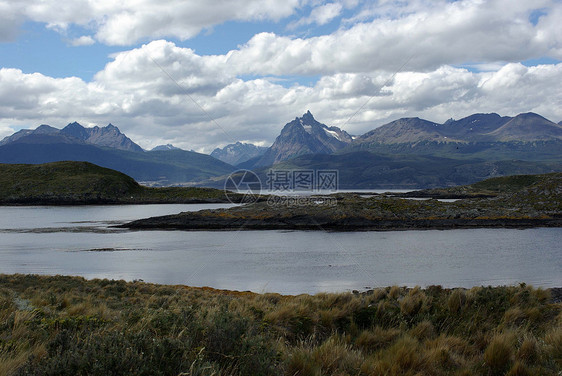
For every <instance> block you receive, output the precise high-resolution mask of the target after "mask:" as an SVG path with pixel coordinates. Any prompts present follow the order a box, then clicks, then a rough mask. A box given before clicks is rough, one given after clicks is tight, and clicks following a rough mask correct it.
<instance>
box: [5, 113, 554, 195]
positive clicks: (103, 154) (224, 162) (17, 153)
mask: <svg viewBox="0 0 562 376" xmlns="http://www.w3.org/2000/svg"><path fill="white" fill-rule="evenodd" d="M561 150H562V125H561V124H556V123H554V122H552V121H550V120H547V119H545V118H544V117H542V116H540V115H538V114H535V113H524V114H519V115H517V116H515V117H508V116H500V115H498V114H474V115H470V116H468V117H465V118H462V119H459V120H454V119H449V120H448V121H446V122H444V123H442V124H440V123H435V122H431V121H428V120H424V119H420V118H402V119H398V120H395V121H393V122H390V123H388V124H385V125H382V126H380V127H378V128H375V129H373V130H371V131H369V132H367V133H365V134H363V135H359V136H357V137H353V136H351V135H350V134H348V133H347V132H346V131H344V130H342V129H340V128H337V127H328V126H327V125H325V124H322V123H320V122H318V121H317V120H316V119H315V118H314V117H313V115H312V114H311V113H310V111H307V112H306V113H305V114H303V116H301V117H297V118H295V119H294V120H292V121H290V122H289V123H287V124H286V125H285V126H284V127H283V128H282V130H281V132H280V134H279V136H278V137H277V138H276V139H275V142H274V143H273V145H271V147H269V148H263V147H258V146H255V145H252V144H247V143H240V142H237V143H234V144H230V145H227V146H226V147H224V148H222V149H220V148H217V149H215V150H214V151H213V153H211V155H205V154H200V153H196V152H193V151H185V150H181V149H178V148H176V147H174V146H172V145H162V146H158V147H156V148H154V149H152V150H151V151H144V150H143V149H142V148H141V147H140V146H139V145H137V144H135V143H134V142H133V141H132V140H131V139H129V138H128V137H127V136H126V135H124V134H123V133H121V132H120V131H119V129H118V128H117V127H115V126H114V125H112V124H109V125H108V126H106V127H101V128H100V127H93V128H86V127H83V126H81V125H80V124H78V123H76V122H74V123H70V124H68V125H67V126H66V127H64V128H63V129H57V128H53V127H51V126H49V125H41V126H39V127H38V128H37V129H35V130H29V129H25V130H20V131H18V132H16V133H14V134H13V135H11V136H8V137H6V138H5V139H4V140H2V141H0V163H45V162H54V161H61V160H76V161H87V162H91V163H95V164H98V165H100V166H102V167H108V168H112V169H115V170H118V171H121V172H124V173H126V174H128V175H130V176H132V177H133V178H134V179H136V180H137V181H141V182H145V183H150V184H156V185H170V184H178V183H190V184H200V185H210V186H219V185H221V184H223V183H224V180H225V179H226V177H227V176H228V174H230V173H231V172H232V171H234V170H236V169H237V168H238V169H239V168H245V169H253V170H255V171H257V173H258V174H259V175H260V176H261V177H263V178H264V179H265V178H266V172H267V171H268V170H269V168H270V166H274V168H276V169H305V170H319V169H337V170H338V171H339V172H340V186H341V187H345V188H354V187H357V188H376V187H393V186H394V187H416V188H425V187H434V186H437V185H441V186H444V185H455V184H469V183H472V182H474V181H477V180H482V179H484V178H488V177H493V176H498V175H507V174H519V173H525V174H531V173H547V172H553V171H560V170H562V153H561ZM234 166H236V167H234Z"/></svg>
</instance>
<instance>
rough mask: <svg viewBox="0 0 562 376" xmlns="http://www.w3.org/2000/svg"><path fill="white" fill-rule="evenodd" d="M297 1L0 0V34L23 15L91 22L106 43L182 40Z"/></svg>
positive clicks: (267, 15) (57, 22)
mask: <svg viewBox="0 0 562 376" xmlns="http://www.w3.org/2000/svg"><path fill="white" fill-rule="evenodd" d="M300 6H301V1H299V0H285V1H276V0H239V1H230V0H214V1H195V0H189V1H188V0H168V1H164V2H158V1H151V0H135V1H118V2H116V1H110V0H73V1H66V2H60V1H58V0H18V1H17V2H14V1H11V0H0V15H1V16H0V21H3V22H1V23H0V25H1V26H0V40H6V39H8V38H9V37H11V36H12V35H13V34H15V32H16V30H17V27H18V26H19V25H20V23H21V22H23V21H24V20H26V19H28V20H32V21H36V22H43V23H46V24H47V25H48V27H50V28H52V29H55V30H59V31H64V30H66V29H67V28H68V27H69V26H70V25H72V24H75V25H79V26H83V27H89V28H93V29H94V30H95V36H96V39H97V40H98V41H100V42H102V43H106V44H109V45H130V44H133V43H136V42H138V41H141V40H145V39H151V38H152V39H153V38H160V37H175V38H178V39H181V40H185V39H188V38H191V37H193V36H195V35H197V34H198V33H199V32H201V30H203V29H207V28H210V27H213V26H214V25H218V24H221V23H223V22H226V21H230V20H238V21H250V20H273V21H278V20H280V19H282V18H285V17H288V16H290V15H292V14H293V13H294V12H295V11H296V10H297V9H298V8H299V7H300Z"/></svg>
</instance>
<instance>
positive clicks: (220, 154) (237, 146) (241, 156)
mask: <svg viewBox="0 0 562 376" xmlns="http://www.w3.org/2000/svg"><path fill="white" fill-rule="evenodd" d="M267 149H268V148H267V147H264V146H257V145H254V144H248V143H242V142H236V143H234V144H228V145H226V146H225V147H223V148H216V149H215V150H213V152H212V153H211V157H214V158H217V159H218V160H220V161H223V162H225V163H229V164H231V165H233V166H236V165H238V164H240V163H243V162H246V161H248V160H250V159H252V158H255V157H259V156H261V155H263V154H264V153H265V152H266V151H267Z"/></svg>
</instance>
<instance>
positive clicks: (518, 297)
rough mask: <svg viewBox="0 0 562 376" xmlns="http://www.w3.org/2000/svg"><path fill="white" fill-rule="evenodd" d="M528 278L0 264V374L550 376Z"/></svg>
mask: <svg viewBox="0 0 562 376" xmlns="http://www.w3.org/2000/svg"><path fill="white" fill-rule="evenodd" d="M561 369H562V304H560V303H557V304H554V303H552V302H551V298H550V296H549V292H548V291H544V290H541V289H533V288H531V287H529V286H524V285H521V286H518V287H494V288H491V287H475V288H472V289H470V290H461V289H454V290H445V289H442V288H440V287H438V286H434V287H429V288H427V289H419V288H414V289H405V288H399V287H391V288H381V289H377V290H374V291H371V292H368V293H364V294H350V293H345V294H317V295H314V296H310V295H300V296H281V295H278V294H253V293H239V292H228V291H217V290H212V289H205V288H189V287H184V286H160V285H152V284H147V283H140V282H136V283H127V282H123V281H108V280H92V281H87V280H85V279H83V278H78V277H60V276H57V277H40V276H29V275H0V374H1V375H179V374H182V375H451V374H454V375H504V374H509V375H557V374H559V372H560V370H561Z"/></svg>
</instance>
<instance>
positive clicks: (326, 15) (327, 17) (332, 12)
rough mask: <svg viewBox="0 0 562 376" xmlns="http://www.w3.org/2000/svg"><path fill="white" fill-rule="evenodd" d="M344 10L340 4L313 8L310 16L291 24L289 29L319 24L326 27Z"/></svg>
mask: <svg viewBox="0 0 562 376" xmlns="http://www.w3.org/2000/svg"><path fill="white" fill-rule="evenodd" d="M342 9H343V5H342V4H340V3H328V4H323V5H320V6H318V7H316V8H313V9H312V11H311V12H310V16H308V17H305V18H301V19H300V20H298V21H296V22H293V23H291V24H289V26H288V27H289V29H295V28H297V27H299V26H303V25H310V24H317V25H325V24H327V23H329V22H331V21H332V20H333V19H334V18H336V17H338V16H339V15H340V13H341V11H342Z"/></svg>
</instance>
